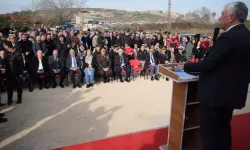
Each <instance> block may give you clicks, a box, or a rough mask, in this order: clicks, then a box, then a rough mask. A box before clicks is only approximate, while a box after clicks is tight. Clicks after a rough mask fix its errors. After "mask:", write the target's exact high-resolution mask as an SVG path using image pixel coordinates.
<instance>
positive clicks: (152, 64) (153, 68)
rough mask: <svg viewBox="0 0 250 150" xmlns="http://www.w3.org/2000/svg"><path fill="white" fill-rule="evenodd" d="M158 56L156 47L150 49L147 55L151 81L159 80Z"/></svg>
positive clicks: (146, 63) (147, 66)
mask: <svg viewBox="0 0 250 150" xmlns="http://www.w3.org/2000/svg"><path fill="white" fill-rule="evenodd" d="M158 64H159V62H158V58H157V56H156V54H155V51H154V49H152V48H151V49H150V50H149V53H148V54H147V56H146V61H145V69H147V68H150V77H151V81H154V79H155V80H159V78H158V77H157V67H158Z"/></svg>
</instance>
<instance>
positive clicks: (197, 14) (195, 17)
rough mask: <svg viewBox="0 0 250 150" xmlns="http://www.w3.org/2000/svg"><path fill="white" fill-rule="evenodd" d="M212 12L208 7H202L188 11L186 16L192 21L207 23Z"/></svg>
mask: <svg viewBox="0 0 250 150" xmlns="http://www.w3.org/2000/svg"><path fill="white" fill-rule="evenodd" d="M211 14H212V13H211V11H210V10H209V9H208V8H206V7H202V8H201V9H197V10H194V11H190V12H188V13H187V14H186V15H185V16H186V18H187V19H188V20H190V21H192V22H199V23H207V22H210V21H211Z"/></svg>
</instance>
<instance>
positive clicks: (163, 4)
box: [0, 0, 250, 18]
mask: <svg viewBox="0 0 250 150" xmlns="http://www.w3.org/2000/svg"><path fill="white" fill-rule="evenodd" d="M31 1H32V0H0V13H7V12H13V11H20V10H22V9H24V8H25V7H26V6H28V5H29V4H30V3H31ZM233 1H235V0H172V11H174V12H179V13H182V14H185V13H186V12H188V11H190V10H194V9H198V8H201V7H202V6H205V7H207V8H209V9H210V10H211V11H214V12H216V13H217V17H219V15H220V14H221V11H222V9H223V7H224V6H225V5H226V4H227V3H230V2H233ZM242 2H245V3H246V4H247V6H248V7H249V9H250V0H242ZM86 6H87V7H93V8H112V9H122V10H167V9H168V0H88V1H87V4H86ZM249 14H250V13H249ZM248 16H249V17H248V18H250V15H248Z"/></svg>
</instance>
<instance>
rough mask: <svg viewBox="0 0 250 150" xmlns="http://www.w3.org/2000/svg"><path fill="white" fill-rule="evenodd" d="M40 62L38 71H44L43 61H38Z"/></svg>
mask: <svg viewBox="0 0 250 150" xmlns="http://www.w3.org/2000/svg"><path fill="white" fill-rule="evenodd" d="M38 61H39V66H38V70H43V63H42V60H41V59H38Z"/></svg>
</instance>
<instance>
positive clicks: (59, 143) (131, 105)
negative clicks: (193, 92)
mask: <svg viewBox="0 0 250 150" xmlns="http://www.w3.org/2000/svg"><path fill="white" fill-rule="evenodd" d="M171 88H172V87H171V82H166V81H165V80H163V79H161V80H160V81H158V82H157V81H154V82H151V81H150V80H143V79H139V78H138V79H136V81H133V82H131V83H117V82H114V83H109V84H103V83H101V84H99V85H97V86H96V87H94V88H91V89H86V88H85V87H84V88H82V89H76V90H73V89H72V88H71V86H70V87H68V88H64V89H61V88H57V89H55V90H51V89H50V90H42V91H40V90H38V89H36V90H35V91H34V92H32V93H29V92H28V91H25V92H24V96H23V101H24V102H23V104H21V105H16V104H15V105H13V106H11V107H3V108H0V109H1V110H2V111H4V112H6V116H7V118H8V119H9V121H8V122H7V123H5V124H0V149H2V150H45V149H53V148H59V147H63V146H69V145H73V144H79V143H83V142H88V141H93V140H98V139H103V138H107V137H112V136H117V135H123V134H128V133H133V132H138V131H143V130H149V129H154V128H162V127H166V126H167V125H168V124H169V114H170V113H169V112H170V110H169V109H170V93H171ZM2 99H6V96H5V95H4V96H3V98H2ZM249 101H250V100H249ZM249 101H248V104H249V103H250V102H249ZM248 110H250V105H248V106H247V107H246V109H244V110H243V111H236V113H245V112H247V111H248Z"/></svg>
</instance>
